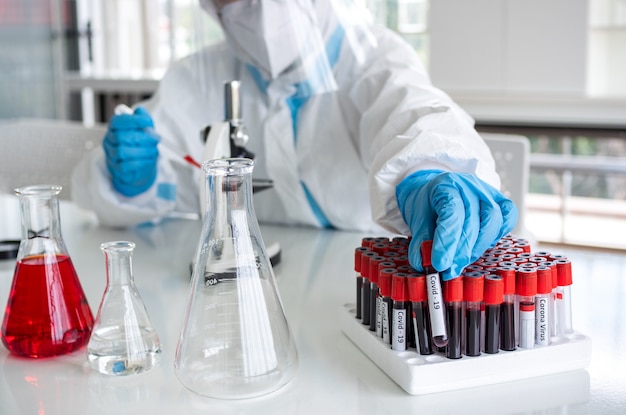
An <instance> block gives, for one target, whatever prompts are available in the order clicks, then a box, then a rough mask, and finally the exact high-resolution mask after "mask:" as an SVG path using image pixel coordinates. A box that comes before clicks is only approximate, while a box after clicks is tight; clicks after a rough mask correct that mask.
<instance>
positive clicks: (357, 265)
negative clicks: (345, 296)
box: [354, 246, 369, 319]
mask: <svg viewBox="0 0 626 415" xmlns="http://www.w3.org/2000/svg"><path fill="white" fill-rule="evenodd" d="M368 251H369V249H368V248H366V247H364V246H359V247H357V248H356V249H355V250H354V271H355V272H356V318H359V319H360V318H361V307H362V306H361V295H362V294H361V291H362V289H363V275H361V257H362V255H363V253H364V252H368Z"/></svg>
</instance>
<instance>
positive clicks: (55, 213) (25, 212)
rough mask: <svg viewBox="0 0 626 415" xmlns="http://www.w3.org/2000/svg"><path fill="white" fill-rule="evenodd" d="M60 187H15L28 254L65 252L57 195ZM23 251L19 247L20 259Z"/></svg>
mask: <svg viewBox="0 0 626 415" xmlns="http://www.w3.org/2000/svg"><path fill="white" fill-rule="evenodd" d="M60 192H61V186H52V185H37V186H26V187H20V188H18V189H15V194H16V195H17V196H18V197H19V201H20V211H21V219H22V241H26V242H27V243H28V244H29V245H30V246H29V247H28V248H27V249H26V252H27V253H38V252H42V251H43V252H50V251H54V252H56V253H65V252H66V249H65V246H64V245H63V239H62V236H61V219H60V215H59V200H58V197H57V195H58V194H59V193H60ZM26 252H23V251H22V250H21V255H19V257H20V258H21V257H22V256H23V255H24V254H25V253H26Z"/></svg>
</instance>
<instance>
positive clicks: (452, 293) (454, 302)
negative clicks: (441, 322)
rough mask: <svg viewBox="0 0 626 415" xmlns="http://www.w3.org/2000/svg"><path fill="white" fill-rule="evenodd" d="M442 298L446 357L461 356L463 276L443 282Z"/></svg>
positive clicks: (457, 357) (458, 357)
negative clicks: (446, 336)
mask: <svg viewBox="0 0 626 415" xmlns="http://www.w3.org/2000/svg"><path fill="white" fill-rule="evenodd" d="M443 299H444V303H445V305H446V323H447V324H446V325H447V335H448V342H447V345H446V357H447V358H448V359H460V358H461V357H462V350H461V338H462V327H463V277H457V278H454V279H451V280H449V281H444V283H443Z"/></svg>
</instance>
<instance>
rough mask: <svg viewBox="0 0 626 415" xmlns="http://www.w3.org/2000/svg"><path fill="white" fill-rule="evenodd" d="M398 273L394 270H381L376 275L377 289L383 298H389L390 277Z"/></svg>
mask: <svg viewBox="0 0 626 415" xmlns="http://www.w3.org/2000/svg"><path fill="white" fill-rule="evenodd" d="M396 272H398V271H397V270H396V269H395V268H383V269H381V270H380V273H379V274H378V289H379V290H380V295H381V296H383V297H391V277H392V275H393V274H395V273H396Z"/></svg>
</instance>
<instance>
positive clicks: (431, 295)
mask: <svg viewBox="0 0 626 415" xmlns="http://www.w3.org/2000/svg"><path fill="white" fill-rule="evenodd" d="M432 249H433V241H424V242H422V245H421V246H420V252H421V254H422V267H423V268H424V271H425V272H426V287H427V289H428V312H429V315H430V330H431V333H432V336H433V344H434V345H435V346H437V347H445V346H446V344H447V343H448V333H447V327H446V308H445V306H444V304H443V303H444V300H443V292H442V289H441V277H440V276H439V273H438V272H437V271H436V270H435V268H433V266H432V261H431V254H432ZM462 292H463V289H462V288H461V297H463V294H462Z"/></svg>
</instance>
